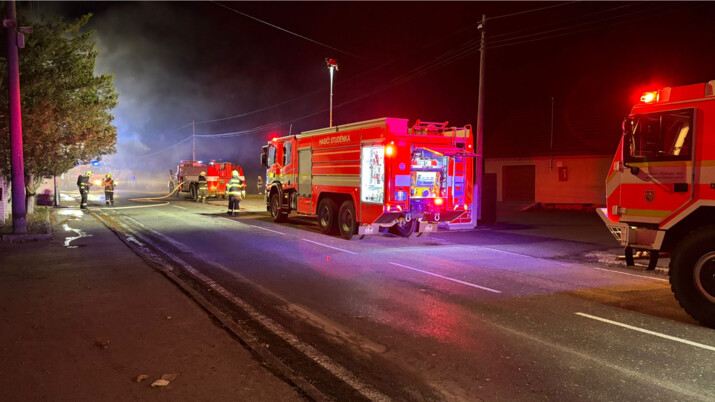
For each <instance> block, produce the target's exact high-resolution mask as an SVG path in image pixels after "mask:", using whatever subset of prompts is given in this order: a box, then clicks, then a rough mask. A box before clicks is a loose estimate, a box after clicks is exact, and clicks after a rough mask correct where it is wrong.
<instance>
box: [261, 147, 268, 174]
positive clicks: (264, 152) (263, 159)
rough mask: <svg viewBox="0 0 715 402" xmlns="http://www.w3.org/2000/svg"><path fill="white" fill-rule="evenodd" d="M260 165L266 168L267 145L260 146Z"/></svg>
mask: <svg viewBox="0 0 715 402" xmlns="http://www.w3.org/2000/svg"><path fill="white" fill-rule="evenodd" d="M261 166H263V167H264V168H266V169H268V145H264V146H263V148H261Z"/></svg>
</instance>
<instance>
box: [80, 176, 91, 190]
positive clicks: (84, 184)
mask: <svg viewBox="0 0 715 402" xmlns="http://www.w3.org/2000/svg"><path fill="white" fill-rule="evenodd" d="M89 186H90V183H89V176H85V175H82V174H81V175H79V176H77V187H79V191H89Z"/></svg>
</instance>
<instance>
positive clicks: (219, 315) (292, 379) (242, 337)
mask: <svg viewBox="0 0 715 402" xmlns="http://www.w3.org/2000/svg"><path fill="white" fill-rule="evenodd" d="M90 215H92V216H93V217H94V218H95V219H97V220H98V221H99V222H100V223H101V224H102V225H104V226H105V227H106V228H108V229H109V230H111V231H112V233H114V234H115V235H116V236H117V237H118V238H119V240H121V241H122V242H123V243H124V244H125V245H126V246H127V247H129V249H130V250H132V251H133V252H134V253H135V254H136V255H137V256H139V258H141V259H142V261H144V262H146V263H147V264H148V265H149V266H151V267H152V268H154V269H155V270H157V271H158V272H159V273H161V274H162V275H164V276H165V277H167V278H168V279H169V280H170V281H172V282H173V283H174V284H176V285H177V286H178V287H179V288H180V289H181V290H183V291H184V292H185V293H186V294H187V295H188V296H189V297H191V298H192V299H193V300H194V301H195V302H196V303H197V304H198V305H199V306H200V307H201V308H203V309H204V310H205V311H206V312H208V313H209V315H210V316H211V317H213V318H215V319H216V320H218V321H219V322H220V323H221V324H222V325H223V327H224V328H225V329H226V330H227V331H229V332H230V333H231V334H232V335H233V336H235V337H237V338H238V339H239V341H240V342H241V343H242V344H244V345H246V346H247V347H248V348H250V350H251V351H252V352H254V353H255V354H256V355H258V356H259V357H260V358H261V359H262V360H263V361H264V362H265V363H266V364H268V365H270V366H272V367H273V368H274V369H275V370H277V371H278V372H279V373H280V374H281V376H282V377H283V379H284V381H286V382H288V383H289V385H291V386H294V387H296V388H297V389H299V390H300V391H301V393H302V394H303V395H304V396H307V397H308V398H310V399H311V400H314V401H331V400H332V399H331V398H329V397H328V396H327V395H325V394H323V393H322V392H321V391H320V390H318V389H317V388H316V387H315V386H313V385H312V384H311V383H310V382H309V381H308V380H306V379H304V378H303V377H301V376H299V375H298V374H296V373H295V371H294V370H293V369H291V368H290V367H288V366H287V365H285V364H284V363H283V362H282V361H281V360H280V359H279V358H278V357H277V356H276V355H274V354H273V353H271V352H270V351H268V350H267V349H266V348H265V346H264V344H262V343H260V342H259V341H258V340H257V339H255V338H254V337H253V336H252V335H250V334H249V333H248V332H246V331H245V330H244V329H243V328H241V327H240V326H239V325H238V324H237V323H236V322H235V321H233V320H232V319H231V317H230V316H228V315H227V314H225V313H224V312H222V311H221V310H220V309H219V308H217V307H215V306H214V305H213V304H211V302H209V301H208V300H207V299H206V298H205V297H203V296H202V295H201V294H200V293H198V292H197V291H196V290H195V289H194V288H192V287H191V285H189V284H188V283H186V282H185V281H183V280H181V278H179V277H178V276H176V275H175V274H174V273H173V272H171V271H173V268H172V267H171V266H170V265H169V264H168V263H167V262H165V261H163V260H162V259H161V258H159V257H158V256H156V258H152V257H150V256H148V255H147V254H146V253H143V252H141V251H140V250H139V247H138V246H137V245H136V244H133V243H131V242H130V241H128V240H127V239H125V238H124V236H122V234H121V233H120V232H119V231H118V230H117V229H115V228H114V227H113V226H112V225H111V224H110V223H109V222H108V221H106V220H105V218H104V217H102V216H99V215H98V214H97V213H95V212H90ZM152 254H153V252H152Z"/></svg>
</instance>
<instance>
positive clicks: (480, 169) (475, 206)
mask: <svg viewBox="0 0 715 402" xmlns="http://www.w3.org/2000/svg"><path fill="white" fill-rule="evenodd" d="M486 27H487V16H486V15H485V14H482V22H481V23H480V24H479V25H478V26H477V28H478V29H479V30H480V31H481V33H482V38H481V43H480V45H479V95H478V98H477V136H476V138H474V141H475V144H474V149H475V151H476V152H477V155H478V156H477V157H476V158H475V162H476V165H477V166H476V169H475V176H476V177H475V179H476V180H475V181H476V187H477V189H476V191H475V192H474V197H473V199H474V202H473V203H472V213H473V214H475V226H476V222H477V221H479V218H481V217H482V177H483V176H484V149H483V148H484V61H485V59H484V58H485V53H486V50H487V48H486V38H485V36H486Z"/></svg>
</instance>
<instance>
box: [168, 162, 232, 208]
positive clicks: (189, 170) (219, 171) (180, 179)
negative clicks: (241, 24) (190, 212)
mask: <svg viewBox="0 0 715 402" xmlns="http://www.w3.org/2000/svg"><path fill="white" fill-rule="evenodd" d="M234 170H236V171H238V174H239V176H240V178H241V180H243V182H244V190H243V191H244V194H243V195H244V198H245V182H246V178H245V176H244V175H243V169H242V168H241V166H239V165H236V164H233V163H230V162H217V161H215V160H212V161H211V162H209V163H207V164H206V163H202V162H197V161H181V163H180V164H179V166H178V167H177V168H176V175H174V172H172V171H169V175H170V178H169V191H170V192H173V191H174V189H175V188H176V187H180V188H179V190H178V191H176V192H175V193H174V196H175V197H178V196H179V193H180V192H186V193H189V196H190V197H191V199H192V200H194V201H196V200H197V199H198V188H199V175H200V174H201V172H206V181H207V182H208V188H209V190H208V196H209V197H217V198H218V197H222V198H226V184H227V183H228V181H229V180H230V179H231V172H232V171H234Z"/></svg>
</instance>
